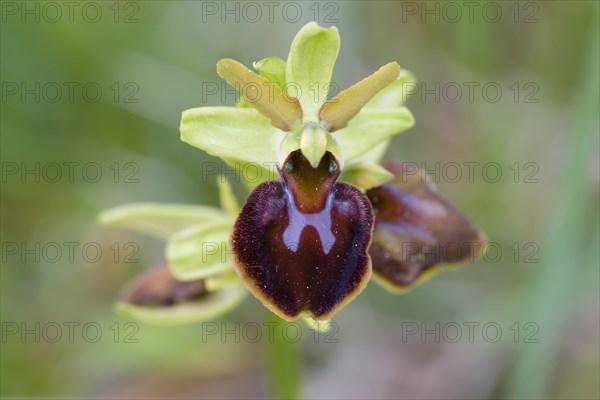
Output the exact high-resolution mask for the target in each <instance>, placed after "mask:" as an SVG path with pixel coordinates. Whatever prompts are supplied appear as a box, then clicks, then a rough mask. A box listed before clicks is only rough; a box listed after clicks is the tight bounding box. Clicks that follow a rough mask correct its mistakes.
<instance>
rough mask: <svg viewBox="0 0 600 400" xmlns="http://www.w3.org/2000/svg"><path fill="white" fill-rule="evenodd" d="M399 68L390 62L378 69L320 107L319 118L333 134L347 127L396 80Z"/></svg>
mask: <svg viewBox="0 0 600 400" xmlns="http://www.w3.org/2000/svg"><path fill="white" fill-rule="evenodd" d="M399 74H400V66H399V65H398V63H396V62H391V63H388V64H386V65H384V66H383V67H381V68H379V69H378V70H377V71H376V72H375V73H373V74H372V75H370V76H368V77H366V78H365V79H363V80H361V81H360V82H358V83H356V84H354V85H352V86H351V87H349V88H348V89H346V90H344V91H342V92H341V93H340V94H338V95H337V96H335V97H334V98H333V99H331V100H329V101H327V102H326V103H325V104H323V107H321V110H320V113H319V118H320V119H321V121H322V122H323V123H325V125H326V126H327V127H328V128H329V129H328V130H329V132H335V131H337V130H339V129H343V128H345V127H346V126H348V121H350V120H351V119H352V118H354V116H356V114H358V112H359V111H360V110H361V109H362V108H363V107H364V106H365V105H366V104H367V103H368V102H369V100H371V99H372V98H373V97H374V96H375V95H376V94H377V93H379V92H380V91H381V90H382V89H383V88H385V87H386V86H388V85H389V84H391V83H392V82H394V81H395V80H396V79H398V75H399Z"/></svg>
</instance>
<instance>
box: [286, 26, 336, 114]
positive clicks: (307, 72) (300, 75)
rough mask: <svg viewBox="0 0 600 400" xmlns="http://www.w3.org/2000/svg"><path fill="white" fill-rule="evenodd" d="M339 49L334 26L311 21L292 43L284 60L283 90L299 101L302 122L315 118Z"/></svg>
mask: <svg viewBox="0 0 600 400" xmlns="http://www.w3.org/2000/svg"><path fill="white" fill-rule="evenodd" d="M339 50H340V34H339V32H338V30H337V28H336V27H331V28H321V27H320V26H319V25H317V23H315V22H310V23H308V24H306V25H304V26H303V27H302V29H300V31H299V32H298V34H297V35H296V37H295V38H294V41H293V42H292V46H291V48H290V52H289V55H288V59H287V63H286V86H287V92H288V93H289V94H290V95H292V96H294V97H297V98H298V99H299V100H300V104H301V105H302V110H303V112H304V121H305V122H306V121H315V122H317V120H318V113H319V109H320V108H321V105H322V104H323V103H324V102H325V100H326V98H327V91H328V89H329V82H330V80H331V74H332V72H333V66H334V65H335V60H336V59H337V56H338V52H339Z"/></svg>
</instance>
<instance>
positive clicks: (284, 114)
mask: <svg viewBox="0 0 600 400" xmlns="http://www.w3.org/2000/svg"><path fill="white" fill-rule="evenodd" d="M217 73H218V74H219V76H220V77H221V78H223V79H225V80H226V81H227V83H229V84H230V85H231V86H233V87H234V88H235V90H237V91H238V92H240V93H241V94H242V95H243V96H244V97H245V98H246V100H248V103H249V104H250V105H251V106H253V107H254V108H256V110H257V111H258V112H259V113H261V114H262V115H264V116H265V117H267V118H269V119H270V120H271V125H273V126H274V127H276V128H279V129H281V130H283V131H290V130H291V129H292V128H293V127H294V126H295V125H296V124H299V123H300V119H301V118H302V108H301V107H300V102H299V101H298V99H295V98H293V97H290V96H288V95H287V94H285V93H284V92H283V90H281V88H280V87H279V86H278V85H277V83H275V82H271V81H269V80H268V79H267V78H265V77H263V76H260V75H258V74H256V73H254V72H252V71H251V70H249V69H248V68H247V67H245V66H244V65H243V64H241V63H239V62H237V61H235V60H232V59H230V58H226V59H223V60H220V61H219V62H218V63H217Z"/></svg>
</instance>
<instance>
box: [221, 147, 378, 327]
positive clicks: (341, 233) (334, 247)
mask: <svg viewBox="0 0 600 400" xmlns="http://www.w3.org/2000/svg"><path fill="white" fill-rule="evenodd" d="M279 173H280V176H281V181H269V182H265V183H263V184H261V185H259V186H258V187H257V188H256V189H255V190H254V191H253V192H252V193H251V194H250V196H249V197H248V199H247V200H246V203H245V205H244V207H243V208H242V211H241V213H240V215H239V217H238V219H237V221H236V223H235V227H234V230H233V234H232V237H231V242H232V247H233V250H234V252H235V255H236V257H235V266H236V270H237V272H238V274H239V275H240V277H241V278H242V280H243V281H244V282H245V283H246V286H247V287H248V289H249V290H250V291H251V292H252V293H253V294H254V295H255V296H256V297H257V298H258V299H260V300H261V301H262V302H263V303H264V304H265V305H266V306H267V307H268V308H269V309H271V310H272V311H273V312H275V313H276V314H278V315H279V316H281V317H282V318H284V319H287V320H293V319H296V318H298V317H299V316H301V315H304V316H309V317H312V318H315V319H328V318H329V317H330V316H332V315H333V314H334V313H335V312H337V311H338V310H339V309H340V308H341V307H343V306H344V305H345V304H346V303H347V302H348V301H350V300H351V299H353V298H354V297H355V296H357V295H358V294H359V293H360V291H361V290H362V289H363V288H364V286H365V285H366V283H367V281H368V279H369V277H370V275H371V260H370V258H369V255H368V246H369V243H370V240H371V230H372V227H373V215H372V210H371V206H370V204H369V200H368V199H367V197H366V196H365V195H364V194H362V193H361V192H360V191H359V190H358V189H356V188H355V187H353V186H351V185H348V184H345V183H337V182H336V181H337V178H338V176H339V174H340V165H339V163H338V161H337V160H336V159H335V157H334V156H333V155H332V154H331V153H330V152H326V153H325V155H324V156H323V158H322V159H321V161H320V163H319V165H318V166H317V168H312V167H311V165H310V164H309V162H308V160H307V159H306V158H305V157H304V156H303V155H302V153H301V152H300V151H299V150H298V151H294V152H292V153H291V154H290V155H289V156H288V158H287V159H286V161H285V162H284V163H283V165H282V166H281V168H280V169H279Z"/></svg>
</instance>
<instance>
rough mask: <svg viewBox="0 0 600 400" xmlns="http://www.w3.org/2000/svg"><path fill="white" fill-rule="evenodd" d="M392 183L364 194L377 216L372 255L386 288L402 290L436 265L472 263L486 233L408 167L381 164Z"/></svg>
mask: <svg viewBox="0 0 600 400" xmlns="http://www.w3.org/2000/svg"><path fill="white" fill-rule="evenodd" d="M383 165H384V167H385V168H386V169H388V170H389V171H390V172H392V173H393V174H394V176H395V177H394V180H392V181H391V182H389V183H387V184H385V185H382V186H379V187H377V188H374V189H371V190H369V191H367V196H368V197H369V200H371V203H372V205H373V209H374V213H375V229H374V232H373V243H372V245H371V248H370V254H371V257H372V259H373V273H374V275H375V277H376V278H378V279H379V280H380V281H382V282H383V283H384V284H385V286H386V287H388V288H390V289H392V290H394V289H396V290H404V289H406V288H408V287H410V286H412V285H413V284H414V283H416V282H417V281H418V280H419V279H420V278H421V277H423V276H425V275H427V274H428V273H429V272H432V270H433V269H434V268H435V267H436V266H438V265H440V264H452V263H459V262H464V261H472V260H473V259H475V258H477V257H478V256H479V253H480V250H481V248H482V246H483V245H484V244H485V242H486V238H485V235H484V234H483V232H481V231H480V230H479V229H478V228H477V227H476V226H475V225H474V224H473V223H471V221H470V220H469V219H468V218H467V217H466V216H465V215H464V214H463V213H462V212H461V211H460V210H459V209H458V208H457V207H456V206H455V205H454V204H452V203H451V202H450V201H449V200H447V199H446V198H445V197H443V196H442V195H440V194H439V193H438V192H437V190H436V188H435V186H434V185H433V184H432V183H431V182H429V181H428V180H427V176H426V174H425V173H424V171H422V170H419V169H417V168H415V167H414V166H413V165H410V164H408V165H407V164H403V163H400V162H387V163H384V164H383Z"/></svg>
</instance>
